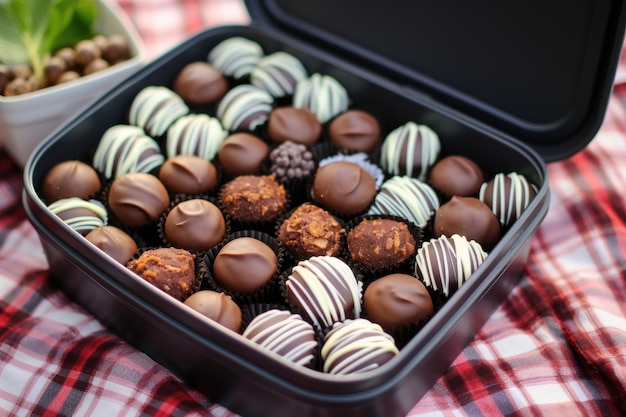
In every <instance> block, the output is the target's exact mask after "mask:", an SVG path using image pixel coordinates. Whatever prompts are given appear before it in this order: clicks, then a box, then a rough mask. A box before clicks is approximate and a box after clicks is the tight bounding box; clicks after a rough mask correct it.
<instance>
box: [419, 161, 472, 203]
mask: <svg viewBox="0 0 626 417" xmlns="http://www.w3.org/2000/svg"><path fill="white" fill-rule="evenodd" d="M427 182H428V183H429V184H430V185H431V186H432V187H433V188H434V189H436V190H438V191H439V192H441V193H442V194H443V195H445V196H447V197H452V196H454V195H458V196H461V197H477V196H478V191H479V190H480V186H481V185H482V183H483V182H484V176H483V172H482V171H481V169H480V167H479V166H478V165H477V164H476V163H475V162H474V161H472V160H471V159H469V158H467V157H465V156H462V155H450V156H446V157H445V158H442V159H440V160H439V161H438V162H437V163H435V165H434V166H433V167H432V169H431V171H430V174H429V176H428V181H427Z"/></svg>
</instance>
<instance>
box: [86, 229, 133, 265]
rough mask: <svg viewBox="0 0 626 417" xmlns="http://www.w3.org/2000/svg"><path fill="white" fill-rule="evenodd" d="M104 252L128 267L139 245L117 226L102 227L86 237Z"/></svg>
mask: <svg viewBox="0 0 626 417" xmlns="http://www.w3.org/2000/svg"><path fill="white" fill-rule="evenodd" d="M85 239H87V240H88V241H89V242H91V243H93V244H94V245H95V246H96V247H97V248H98V249H100V250H101V251H102V252H104V253H106V254H107V255H109V256H110V257H111V258H113V259H114V260H115V261H116V262H119V263H121V264H122V265H126V262H128V261H129V260H130V258H132V257H133V255H134V254H135V252H136V251H137V243H136V242H135V240H134V239H133V238H132V237H130V235H129V234H128V233H126V232H124V231H123V230H121V229H119V228H117V227H115V226H102V227H98V228H96V229H93V230H92V231H91V232H89V233H87V235H86V236H85Z"/></svg>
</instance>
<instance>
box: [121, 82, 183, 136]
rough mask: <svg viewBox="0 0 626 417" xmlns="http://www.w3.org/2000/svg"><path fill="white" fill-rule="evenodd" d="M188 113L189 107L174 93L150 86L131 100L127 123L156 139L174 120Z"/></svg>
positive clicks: (167, 89)
mask: <svg viewBox="0 0 626 417" xmlns="http://www.w3.org/2000/svg"><path fill="white" fill-rule="evenodd" d="M188 113H189V107H187V104H186V103H185V101H184V100H183V99H182V98H180V96H179V95H178V94H176V93H175V92H174V91H172V90H170V89H169V88H167V87H163V86H152V85H150V86H147V87H145V88H144V89H142V90H141V91H140V92H139V93H138V94H137V95H136V96H135V98H134V99H133V102H132V103H131V106H130V109H129V111H128V122H129V124H131V125H134V126H139V127H141V128H142V129H143V130H144V131H145V132H146V133H147V134H148V135H150V136H152V137H155V138H156V137H159V136H161V135H163V134H164V133H165V132H166V131H167V129H168V128H169V127H170V126H171V125H172V123H174V122H175V121H176V119H178V118H179V117H182V116H184V115H186V114H188Z"/></svg>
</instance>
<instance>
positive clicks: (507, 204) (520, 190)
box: [479, 172, 537, 227]
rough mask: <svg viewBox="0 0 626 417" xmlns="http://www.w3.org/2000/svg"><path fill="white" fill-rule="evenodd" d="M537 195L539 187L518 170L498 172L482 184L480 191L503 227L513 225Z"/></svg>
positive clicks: (482, 197)
mask: <svg viewBox="0 0 626 417" xmlns="http://www.w3.org/2000/svg"><path fill="white" fill-rule="evenodd" d="M536 195H537V187H535V185H534V184H531V183H530V182H528V180H527V179H526V177H524V176H523V175H521V174H518V173H516V172H510V173H508V174H506V175H505V174H503V173H499V174H496V176H495V177H494V178H493V179H492V180H490V181H488V182H485V183H483V185H481V187H480V192H479V198H480V200H482V201H484V202H485V204H487V206H489V207H490V208H491V211H493V213H494V214H495V215H496V217H497V218H498V220H499V221H500V224H501V225H502V226H503V227H508V226H511V225H512V224H513V222H515V220H517V219H518V218H519V217H520V216H521V215H522V212H523V211H524V210H526V207H528V205H529V204H530V202H531V201H532V199H533V198H534V197H535V196H536Z"/></svg>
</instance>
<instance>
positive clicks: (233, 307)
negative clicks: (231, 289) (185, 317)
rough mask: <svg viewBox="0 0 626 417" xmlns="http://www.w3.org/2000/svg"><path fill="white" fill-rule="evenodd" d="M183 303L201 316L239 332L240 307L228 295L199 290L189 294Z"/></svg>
mask: <svg viewBox="0 0 626 417" xmlns="http://www.w3.org/2000/svg"><path fill="white" fill-rule="evenodd" d="M184 303H185V304H186V305H187V306H189V307H191V308H192V309H194V310H196V311H197V312H198V313H200V314H202V315H203V316H206V317H208V318H210V319H211V320H214V321H215V322H217V323H219V324H221V325H222V326H224V327H226V328H228V329H230V330H232V331H234V332H237V333H239V330H240V329H241V309H240V308H239V306H238V305H237V303H235V302H234V301H233V300H232V299H231V298H230V296H228V295H226V294H224V293H222V292H216V291H211V290H200V291H197V292H195V293H193V294H192V295H190V296H189V297H188V298H187V299H186V300H185V301H184Z"/></svg>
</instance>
